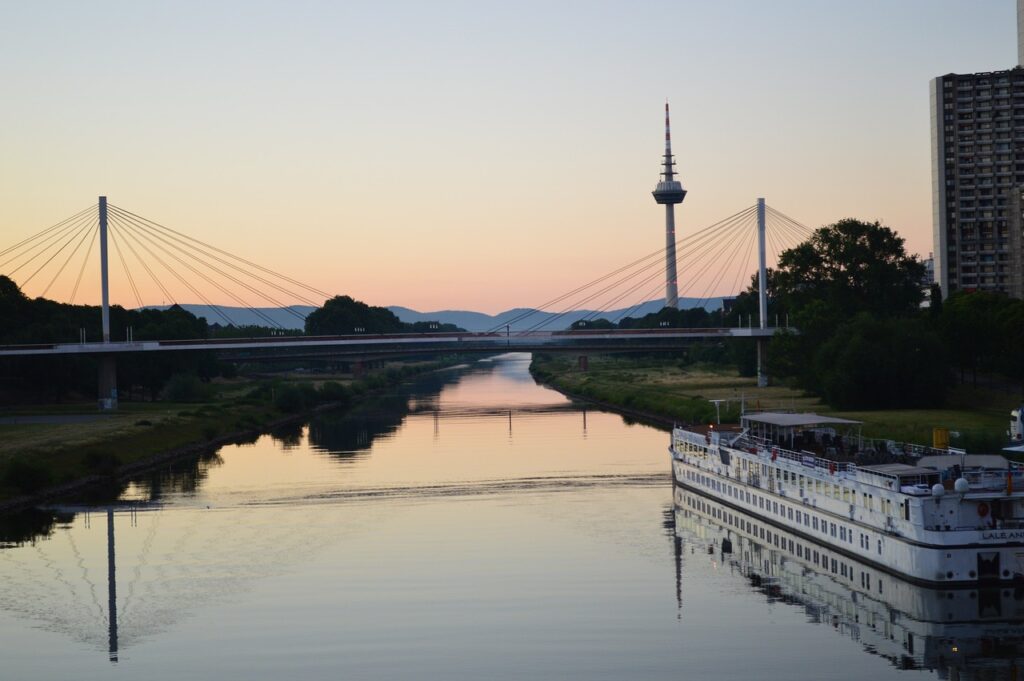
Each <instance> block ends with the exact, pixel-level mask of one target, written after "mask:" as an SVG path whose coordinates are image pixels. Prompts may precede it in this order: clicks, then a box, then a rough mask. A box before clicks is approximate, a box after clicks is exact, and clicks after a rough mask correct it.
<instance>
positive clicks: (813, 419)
mask: <svg viewBox="0 0 1024 681" xmlns="http://www.w3.org/2000/svg"><path fill="white" fill-rule="evenodd" d="M740 422H741V424H742V425H743V427H744V428H746V429H747V432H749V433H750V434H751V435H752V436H754V437H756V438H760V439H762V440H769V441H771V442H774V443H778V444H782V445H786V446H788V447H789V448H790V449H793V448H794V447H796V446H797V445H798V444H800V445H801V447H805V448H806V447H810V448H813V446H812V445H813V443H814V442H815V441H818V440H821V442H817V444H818V445H819V446H820V447H824V446H825V440H824V438H823V435H824V434H828V433H829V432H831V433H832V434H836V430H837V429H836V428H835V427H836V426H841V427H845V428H844V430H845V431H846V432H847V433H848V434H849V433H850V431H855V432H856V437H857V439H858V441H859V440H860V426H861V422H860V421H851V420H850V419H841V418H837V417H835V416H822V415H821V414H812V413H810V412H804V413H802V414H792V413H789V412H777V411H765V412H760V413H757V414H744V415H743V416H742V417H741V419H740ZM822 431H825V432H824V434H823V435H822V437H819V436H818V435H815V433H819V434H821V433H822ZM803 434H807V435H808V436H809V437H803Z"/></svg>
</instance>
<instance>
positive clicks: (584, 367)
mask: <svg viewBox="0 0 1024 681" xmlns="http://www.w3.org/2000/svg"><path fill="white" fill-rule="evenodd" d="M576 362H577V365H578V366H579V369H580V371H590V357H588V356H587V355H580V356H579V357H578V358H577V359H576Z"/></svg>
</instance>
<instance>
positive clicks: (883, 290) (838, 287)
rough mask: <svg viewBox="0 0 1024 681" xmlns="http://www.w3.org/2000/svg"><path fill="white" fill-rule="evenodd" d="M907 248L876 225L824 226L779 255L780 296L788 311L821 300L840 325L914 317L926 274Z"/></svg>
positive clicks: (846, 223)
mask: <svg viewBox="0 0 1024 681" xmlns="http://www.w3.org/2000/svg"><path fill="white" fill-rule="evenodd" d="M903 244H904V240H903V238H902V237H899V236H897V235H896V233H895V232H894V231H893V230H891V229H889V228H888V227H883V226H882V225H881V224H879V223H877V222H874V223H867V222H861V221H860V220H854V219H849V218H848V219H845V220H840V221H839V222H837V223H835V224H834V225H829V226H827V227H822V228H820V229H818V230H816V231H815V232H814V234H813V235H812V236H811V238H810V239H808V240H807V241H805V242H803V243H801V244H799V245H798V246H796V247H794V248H791V249H788V250H786V251H783V252H782V254H781V255H780V256H779V266H778V269H777V271H776V272H775V276H774V281H773V284H774V287H775V289H776V294H777V295H778V296H779V297H780V299H781V300H782V302H783V304H784V306H785V308H786V309H787V310H789V311H790V312H796V311H798V310H800V309H802V308H804V307H805V306H807V305H808V304H809V303H811V302H812V301H816V300H817V301H822V302H824V303H825V304H826V305H827V307H828V309H829V310H830V311H831V313H832V316H834V317H835V318H836V320H837V321H838V320H839V319H852V318H853V316H855V315H856V314H858V313H860V312H869V313H872V314H873V315H875V316H878V317H899V316H906V315H912V314H915V313H916V312H917V310H918V308H919V307H920V305H921V300H922V296H923V293H922V290H921V282H922V280H923V279H924V274H925V269H924V264H922V263H921V261H919V260H918V259H917V258H916V257H915V256H911V255H907V253H906V251H905V249H904V245H903Z"/></svg>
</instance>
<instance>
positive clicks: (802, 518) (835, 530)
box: [686, 471, 910, 555]
mask: <svg viewBox="0 0 1024 681" xmlns="http://www.w3.org/2000/svg"><path fill="white" fill-rule="evenodd" d="M686 477H687V478H688V479H689V480H691V481H692V482H697V483H698V484H701V485H704V486H706V487H710V488H711V489H713V490H715V491H717V492H720V493H723V494H726V495H728V496H730V497H733V498H735V499H739V500H740V501H745V502H746V503H748V504H750V505H751V506H754V505H756V506H757V508H759V509H762V510H765V511H766V512H769V513H772V514H774V515H777V516H779V517H780V518H782V519H783V520H789V521H792V522H793V523H795V524H796V525H800V524H801V523H802V524H803V525H804V526H805V527H810V528H813V529H814V531H815V532H820V533H821V534H822V535H825V536H828V537H832V538H834V539H838V540H839V541H842V542H846V543H847V544H850V545H851V546H852V545H853V536H854V530H853V528H848V527H846V526H844V525H842V524H837V523H835V522H832V521H828V520H825V519H824V518H821V519H819V518H818V516H816V515H812V514H810V513H807V512H805V511H802V510H800V509H795V508H793V507H792V506H786V505H785V504H779V502H778V501H774V500H772V499H768V498H766V497H764V496H761V495H758V494H754V495H753V496H751V494H750V492H746V493H745V494H744V492H743V490H740V489H739V488H737V487H736V486H734V485H728V484H725V483H721V482H719V481H717V480H714V479H713V478H711V477H710V476H705V475H698V474H697V473H694V472H693V471H687V472H686ZM865 496H867V497H868V498H872V497H873V495H870V494H867V493H865ZM883 501H885V502H887V504H885V506H887V507H889V508H891V502H890V501H889V500H888V499H885V500H883ZM900 507H901V508H903V509H905V510H906V511H909V508H910V507H909V504H908V505H906V506H904V505H903V504H901V505H900ZM857 534H859V536H860V539H859V542H860V547H861V548H862V549H864V550H865V551H870V550H871V539H870V537H869V536H868V535H866V534H864V533H863V532H858V533H857ZM877 549H878V554H879V555H881V554H882V542H881V540H879V542H878V546H877Z"/></svg>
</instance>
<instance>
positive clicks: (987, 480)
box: [670, 412, 1024, 584]
mask: <svg viewBox="0 0 1024 681" xmlns="http://www.w3.org/2000/svg"><path fill="white" fill-rule="evenodd" d="M670 450H671V453H672V477H673V479H674V481H675V483H676V484H677V485H680V486H681V487H684V488H686V489H688V490H691V491H693V492H696V493H698V494H702V495H705V496H707V497H711V498H713V499H715V500H716V501H718V502H720V503H722V504H724V505H726V506H729V507H732V508H734V509H737V510H740V511H743V512H745V513H748V514H750V515H753V516H756V517H758V518H761V519H763V520H765V521H767V522H769V523H772V524H773V525H776V526H777V527H780V528H783V529H785V530H787V531H789V532H792V533H794V534H796V535H799V536H805V537H807V538H808V539H811V540H813V541H815V542H818V543H822V544H825V545H827V546H829V547H831V548H832V549H834V550H836V551H838V552H840V553H843V554H845V555H848V556H850V557H851V558H854V559H856V560H858V561H861V562H864V563H868V564H871V565H873V566H875V567H877V568H879V569H881V570H884V571H886V572H889V573H892V574H897V575H902V576H904V577H905V578H907V579H910V580H912V581H915V582H918V583H924V584H973V583H977V582H987V581H1008V580H1022V579H1024V469H1022V468H1021V467H1020V466H1019V465H1018V464H1014V463H1011V462H1010V461H1008V460H1007V459H1006V458H1004V457H1003V456H1000V455H967V454H965V453H964V452H962V451H958V450H945V449H933V448H929V447H921V446H918V445H899V444H896V443H894V442H891V441H877V440H876V441H869V440H865V439H864V438H862V437H861V436H860V422H858V421H851V420H847V419H840V418H834V417H829V416H821V415H818V414H793V413H779V412H763V413H749V414H745V415H744V416H742V417H741V423H740V427H739V428H738V429H736V428H735V427H734V428H733V429H731V430H730V429H728V428H724V427H715V426H696V427H679V426H677V427H675V428H673V430H672V445H671V447H670Z"/></svg>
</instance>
